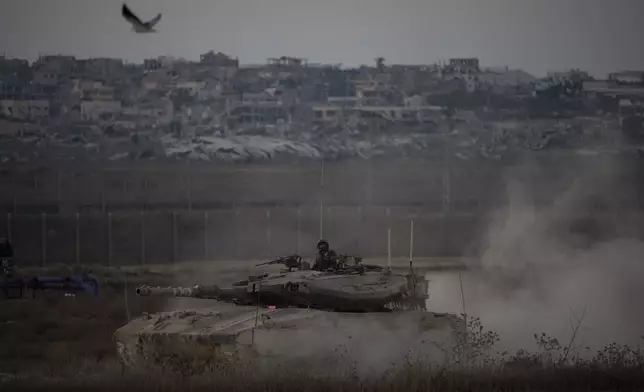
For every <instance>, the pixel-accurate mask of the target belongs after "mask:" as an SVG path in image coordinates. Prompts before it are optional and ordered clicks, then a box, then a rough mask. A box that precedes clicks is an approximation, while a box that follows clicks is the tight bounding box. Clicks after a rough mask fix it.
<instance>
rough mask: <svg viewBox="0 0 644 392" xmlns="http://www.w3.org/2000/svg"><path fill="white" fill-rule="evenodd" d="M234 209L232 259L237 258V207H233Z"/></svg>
mask: <svg viewBox="0 0 644 392" xmlns="http://www.w3.org/2000/svg"><path fill="white" fill-rule="evenodd" d="M233 208H234V209H235V223H234V226H233V227H234V230H235V232H234V238H233V258H234V259H237V258H238V257H239V209H238V208H237V206H233Z"/></svg>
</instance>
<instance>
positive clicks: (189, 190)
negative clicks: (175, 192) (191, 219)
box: [188, 176, 192, 211]
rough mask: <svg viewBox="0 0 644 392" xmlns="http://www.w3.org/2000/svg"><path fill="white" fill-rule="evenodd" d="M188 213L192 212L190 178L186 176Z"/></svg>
mask: <svg viewBox="0 0 644 392" xmlns="http://www.w3.org/2000/svg"><path fill="white" fill-rule="evenodd" d="M188 211H192V176H188Z"/></svg>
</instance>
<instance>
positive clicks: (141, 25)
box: [121, 3, 161, 33]
mask: <svg viewBox="0 0 644 392" xmlns="http://www.w3.org/2000/svg"><path fill="white" fill-rule="evenodd" d="M121 15H123V17H124V18H125V20H127V21H128V22H130V23H131V24H132V30H134V31H135V32H137V33H156V30H155V29H154V26H155V25H156V24H157V23H159V20H161V14H159V15H157V16H156V17H155V18H154V19H152V20H150V21H147V22H141V19H139V17H138V16H136V15H134V13H133V12H132V11H130V8H129V7H128V6H127V5H126V4H125V3H123V7H122V8H121Z"/></svg>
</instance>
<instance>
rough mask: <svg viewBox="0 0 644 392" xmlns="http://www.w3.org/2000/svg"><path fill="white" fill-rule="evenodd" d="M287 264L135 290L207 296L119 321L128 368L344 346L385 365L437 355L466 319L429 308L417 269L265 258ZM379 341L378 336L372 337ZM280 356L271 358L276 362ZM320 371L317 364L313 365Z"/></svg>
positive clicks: (257, 358) (296, 355)
mask: <svg viewBox="0 0 644 392" xmlns="http://www.w3.org/2000/svg"><path fill="white" fill-rule="evenodd" d="M271 264H272V265H275V264H280V265H283V266H284V267H285V268H283V269H282V270H281V271H279V272H272V273H271V272H265V273H261V274H257V275H252V276H249V277H248V278H247V279H244V280H240V281H236V282H233V283H232V284H230V285H228V286H225V287H219V286H216V285H205V286H199V285H197V286H194V287H151V286H141V287H139V288H137V289H136V292H137V294H138V295H141V296H146V295H162V296H170V297H187V298H201V299H211V300H216V301H213V305H212V306H211V307H207V308H201V309H185V308H184V309H181V310H175V311H168V312H163V313H159V314H154V315H149V314H144V315H142V316H141V317H139V318H137V319H134V320H132V321H131V322H130V323H128V324H126V325H125V326H123V327H121V328H120V329H118V330H117V331H116V332H115V334H114V337H115V341H116V346H117V350H118V353H119V357H120V358H121V360H122V362H123V363H124V364H125V365H126V366H128V367H141V366H150V365H162V366H167V365H171V366H176V365H177V363H182V364H183V365H181V366H185V363H190V366H192V367H200V366H206V365H209V364H216V363H226V362H234V361H239V360H243V361H247V360H252V361H253V362H254V363H262V364H266V363H267V361H270V360H271V359H275V358H281V359H282V360H294V361H296V362H297V363H298V366H301V363H300V362H298V361H302V360H303V359H304V358H306V360H307V361H306V362H307V363H309V364H310V363H315V362H316V361H317V363H319V364H323V365H324V366H327V365H328V364H329V363H335V362H337V358H336V360H335V362H334V361H330V360H329V356H336V357H337V355H338V353H339V352H340V351H343V352H345V355H347V356H350V357H352V358H354V359H356V361H357V360H358V359H365V358H368V359H369V361H368V362H369V363H370V364H372V365H374V364H375V365H378V364H381V365H382V364H387V365H390V364H391V363H392V361H394V360H395V358H396V357H397V356H398V357H399V359H400V360H409V357H410V356H412V355H413V356H422V357H423V358H424V359H427V358H433V359H434V360H437V361H440V360H441V359H444V358H445V352H444V351H443V349H441V347H445V344H446V343H447V342H449V341H455V337H456V336H457V335H458V334H459V333H460V332H461V331H462V328H463V327H464V325H463V323H462V322H461V321H462V319H461V317H460V316H456V315H451V314H443V313H433V312H428V311H427V310H426V309H425V301H426V299H427V298H428V295H427V289H428V282H427V280H425V279H424V277H422V278H421V277H419V276H417V275H416V273H415V272H414V270H413V268H411V263H410V270H409V273H407V274H395V273H392V272H391V271H390V270H389V269H388V268H383V267H380V266H374V265H365V264H362V259H361V258H360V257H354V256H348V255H344V256H341V257H339V258H338V262H337V264H336V267H335V268H333V269H329V270H324V271H318V270H313V269H311V268H310V264H309V263H307V262H303V261H302V258H301V257H300V256H298V255H292V256H287V257H281V258H278V259H276V260H272V261H270V262H267V263H262V264H260V265H271ZM374 342H377V344H374ZM273 362H275V361H273ZM316 369H317V368H316Z"/></svg>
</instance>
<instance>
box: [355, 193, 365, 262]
mask: <svg viewBox="0 0 644 392" xmlns="http://www.w3.org/2000/svg"><path fill="white" fill-rule="evenodd" d="M362 233H364V227H363V214H362V206H361V205H360V206H358V230H356V252H358V253H360V254H362V253H364V251H363V250H362V249H361V247H362V242H363V241H362V235H363V234H362Z"/></svg>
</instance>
